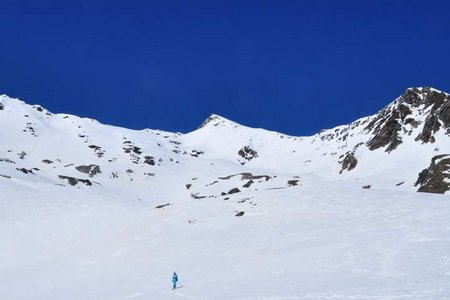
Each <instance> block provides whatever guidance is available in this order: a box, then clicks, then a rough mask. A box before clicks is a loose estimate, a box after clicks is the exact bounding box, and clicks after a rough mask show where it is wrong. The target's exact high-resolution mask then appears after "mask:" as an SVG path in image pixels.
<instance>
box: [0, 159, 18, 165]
mask: <svg viewBox="0 0 450 300" xmlns="http://www.w3.org/2000/svg"><path fill="white" fill-rule="evenodd" d="M2 161H4V162H6V163H9V164H15V162H14V161H12V160H10V159H8V158H0V162H2Z"/></svg>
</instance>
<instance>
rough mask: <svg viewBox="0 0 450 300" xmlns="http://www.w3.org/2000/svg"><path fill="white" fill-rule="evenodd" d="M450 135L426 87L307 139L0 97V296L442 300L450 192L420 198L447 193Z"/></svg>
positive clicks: (447, 107)
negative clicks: (170, 126)
mask: <svg viewBox="0 0 450 300" xmlns="http://www.w3.org/2000/svg"><path fill="white" fill-rule="evenodd" d="M449 127H450V97H449V95H448V94H445V93H442V92H440V91H437V90H435V89H432V88H412V89H407V90H406V91H405V93H404V94H402V95H401V96H400V97H399V98H397V99H396V100H394V101H393V102H392V103H390V104H389V105H387V106H386V107H385V108H384V109H382V110H381V111H380V112H379V113H377V114H375V115H373V116H369V117H365V118H362V119H359V120H357V121H355V122H353V123H351V124H349V125H344V126H338V127H336V128H333V129H329V130H324V131H322V132H320V133H318V134H316V135H314V136H310V137H292V136H286V135H283V134H280V133H277V132H271V131H267V130H263V129H255V128H249V127H246V126H243V125H240V124H237V123H234V122H232V121H230V120H227V119H225V118H223V117H220V116H217V115H212V116H211V117H210V118H208V119H207V120H206V121H205V122H204V123H203V124H202V126H201V127H200V128H199V129H198V130H196V131H194V132H191V133H188V134H180V133H170V132H164V131H159V130H149V129H145V130H141V131H136V130H129V129H125V128H119V127H114V126H109V125H103V124H100V123H98V122H97V121H95V120H91V119H82V118H78V117H76V116H73V115H67V114H53V113H50V112H49V111H47V110H46V109H44V108H42V107H40V106H38V105H35V106H31V105H28V104H26V103H24V102H21V101H19V100H17V99H11V98H9V97H7V96H0V140H1V144H0V145H1V146H0V191H1V193H0V214H1V216H0V240H1V241H2V246H1V247H0V295H2V299H20V300H22V299H108V300H112V299H179V298H180V299H181V298H188V299H330V298H333V299H348V298H351V299H447V298H450V288H449V287H448V281H449V279H450V254H449V253H450V251H449V250H450V239H449V236H450V232H449V231H450V219H449V218H448V215H449V213H450V202H449V201H448V195H436V194H428V193H417V192H416V191H417V190H418V189H421V191H429V192H437V193H445V192H446V191H448V182H449V177H450V172H449V168H448V166H449V165H450V161H449V160H450V159H449V158H448V157H449V154H450V143H449V142H450V140H449V139H450V138H449V130H450V129H449ZM416 183H417V185H415V184H416ZM363 187H364V188H363ZM236 215H237V216H236ZM173 271H177V273H178V275H179V277H180V283H181V284H182V286H183V287H182V288H180V289H177V290H175V291H171V290H170V285H171V282H170V280H171V274H172V272H173Z"/></svg>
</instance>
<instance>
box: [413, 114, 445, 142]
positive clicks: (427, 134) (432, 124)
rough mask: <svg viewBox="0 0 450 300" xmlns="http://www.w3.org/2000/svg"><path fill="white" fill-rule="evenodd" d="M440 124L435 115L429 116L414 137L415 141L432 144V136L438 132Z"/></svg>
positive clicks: (433, 140)
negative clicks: (420, 130)
mask: <svg viewBox="0 0 450 300" xmlns="http://www.w3.org/2000/svg"><path fill="white" fill-rule="evenodd" d="M440 128H441V124H440V123H439V119H438V117H437V116H436V115H429V116H428V117H427V119H426V120H425V125H423V130H422V132H421V133H420V134H419V135H418V136H417V137H416V141H422V142H424V143H434V142H435V139H434V136H433V134H434V133H436V132H437V131H439V129H440Z"/></svg>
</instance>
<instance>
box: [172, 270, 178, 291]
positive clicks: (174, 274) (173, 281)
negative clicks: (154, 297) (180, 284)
mask: <svg viewBox="0 0 450 300" xmlns="http://www.w3.org/2000/svg"><path fill="white" fill-rule="evenodd" d="M177 281H178V275H177V273H176V272H173V276H172V283H173V288H172V290H174V289H176V288H177Z"/></svg>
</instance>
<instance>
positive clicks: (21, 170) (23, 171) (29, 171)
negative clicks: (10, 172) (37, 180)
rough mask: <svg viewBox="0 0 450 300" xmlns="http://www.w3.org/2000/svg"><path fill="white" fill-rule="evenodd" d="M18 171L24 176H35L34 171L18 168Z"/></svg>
mask: <svg viewBox="0 0 450 300" xmlns="http://www.w3.org/2000/svg"><path fill="white" fill-rule="evenodd" d="M16 170H17V171H20V172H22V173H24V174H34V173H33V170H28V169H25V168H17V169H16Z"/></svg>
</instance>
